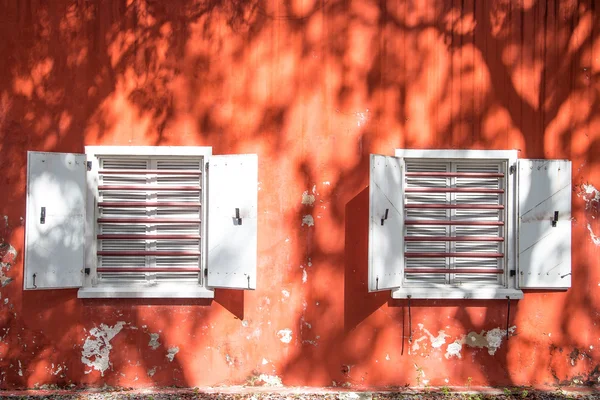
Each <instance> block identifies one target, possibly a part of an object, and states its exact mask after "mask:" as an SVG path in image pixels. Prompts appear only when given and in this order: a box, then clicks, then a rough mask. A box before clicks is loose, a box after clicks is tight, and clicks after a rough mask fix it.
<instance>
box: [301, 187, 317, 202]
mask: <svg viewBox="0 0 600 400" xmlns="http://www.w3.org/2000/svg"><path fill="white" fill-rule="evenodd" d="M314 192H315V190H314V189H313V193H314ZM302 204H304V205H305V206H312V205H314V204H315V196H314V195H313V194H310V193H308V190H305V191H304V193H302Z"/></svg>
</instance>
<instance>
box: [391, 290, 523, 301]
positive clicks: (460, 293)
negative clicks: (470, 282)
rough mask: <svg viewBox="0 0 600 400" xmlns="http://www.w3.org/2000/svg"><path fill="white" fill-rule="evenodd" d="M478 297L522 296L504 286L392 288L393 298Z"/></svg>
mask: <svg viewBox="0 0 600 400" xmlns="http://www.w3.org/2000/svg"><path fill="white" fill-rule="evenodd" d="M408 296H410V298H411V299H432V300H434V299H478V300H506V296H509V297H510V299H511V300H520V299H522V298H523V292H522V291H521V290H518V289H504V288H481V287H479V288H468V287H467V288H462V287H444V288H400V289H396V290H392V298H393V299H406V298H407V297H408Z"/></svg>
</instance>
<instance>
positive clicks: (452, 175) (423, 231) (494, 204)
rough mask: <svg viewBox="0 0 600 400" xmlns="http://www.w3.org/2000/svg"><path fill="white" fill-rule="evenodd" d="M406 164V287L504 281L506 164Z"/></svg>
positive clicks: (413, 161) (420, 161) (414, 161)
mask: <svg viewBox="0 0 600 400" xmlns="http://www.w3.org/2000/svg"><path fill="white" fill-rule="evenodd" d="M405 166H406V173H405V175H406V189H405V190H406V197H405V205H404V207H405V210H406V212H405V218H406V220H405V224H406V231H405V236H404V249H405V253H404V256H405V258H406V270H405V286H415V287H436V286H440V285H452V286H458V285H470V286H498V287H499V286H503V285H504V272H505V269H506V268H505V257H504V255H505V241H504V238H505V225H504V224H505V221H506V207H505V204H506V191H505V187H506V183H505V171H506V163H504V162H496V161H486V160H477V161H447V160H440V161H438V160H425V159H406V160H405Z"/></svg>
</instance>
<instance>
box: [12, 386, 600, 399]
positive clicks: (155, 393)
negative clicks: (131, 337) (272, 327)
mask: <svg viewBox="0 0 600 400" xmlns="http://www.w3.org/2000/svg"><path fill="white" fill-rule="evenodd" d="M0 399H23V400H27V399H36V400H37V399H49V400H50V399H51V400H80V399H81V400H83V399H85V400H175V399H177V400H186V399H190V400H191V399H200V400H245V399H248V400H278V399H285V400H393V399H406V400H413V399H414V400H416V399H419V400H424V399H435V400H455V399H460V400H489V399H506V400H509V399H510V400H512V399H520V400H523V399H539V400H550V399H600V388H599V389H595V388H585V389H574V390H571V389H570V388H569V389H556V390H536V389H529V388H512V389H508V388H507V389H487V388H486V389H482V391H470V390H467V391H464V390H452V389H447V388H438V389H428V390H407V391H400V392H351V391H347V392H334V391H318V392H310V393H302V392H301V391H298V390H297V389H296V390H293V393H290V392H289V391H288V390H285V389H283V390H273V391H269V390H264V389H260V390H258V391H256V392H254V391H252V390H248V388H244V389H242V390H240V391H239V392H235V391H234V392H232V391H231V390H230V389H228V390H227V391H226V392H219V391H217V390H214V391H213V390H211V391H210V392H205V391H199V390H193V389H155V390H143V391H140V390H120V391H93V390H85V391H52V390H39V391H10V392H9V391H6V392H3V391H0Z"/></svg>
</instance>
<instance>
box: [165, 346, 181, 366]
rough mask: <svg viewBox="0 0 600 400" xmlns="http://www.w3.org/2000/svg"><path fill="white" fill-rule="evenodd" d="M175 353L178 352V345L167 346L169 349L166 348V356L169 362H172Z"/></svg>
mask: <svg viewBox="0 0 600 400" xmlns="http://www.w3.org/2000/svg"><path fill="white" fill-rule="evenodd" d="M177 353H179V347H177V346H173V347H169V350H167V358H168V359H169V362H173V359H175V354H177Z"/></svg>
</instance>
